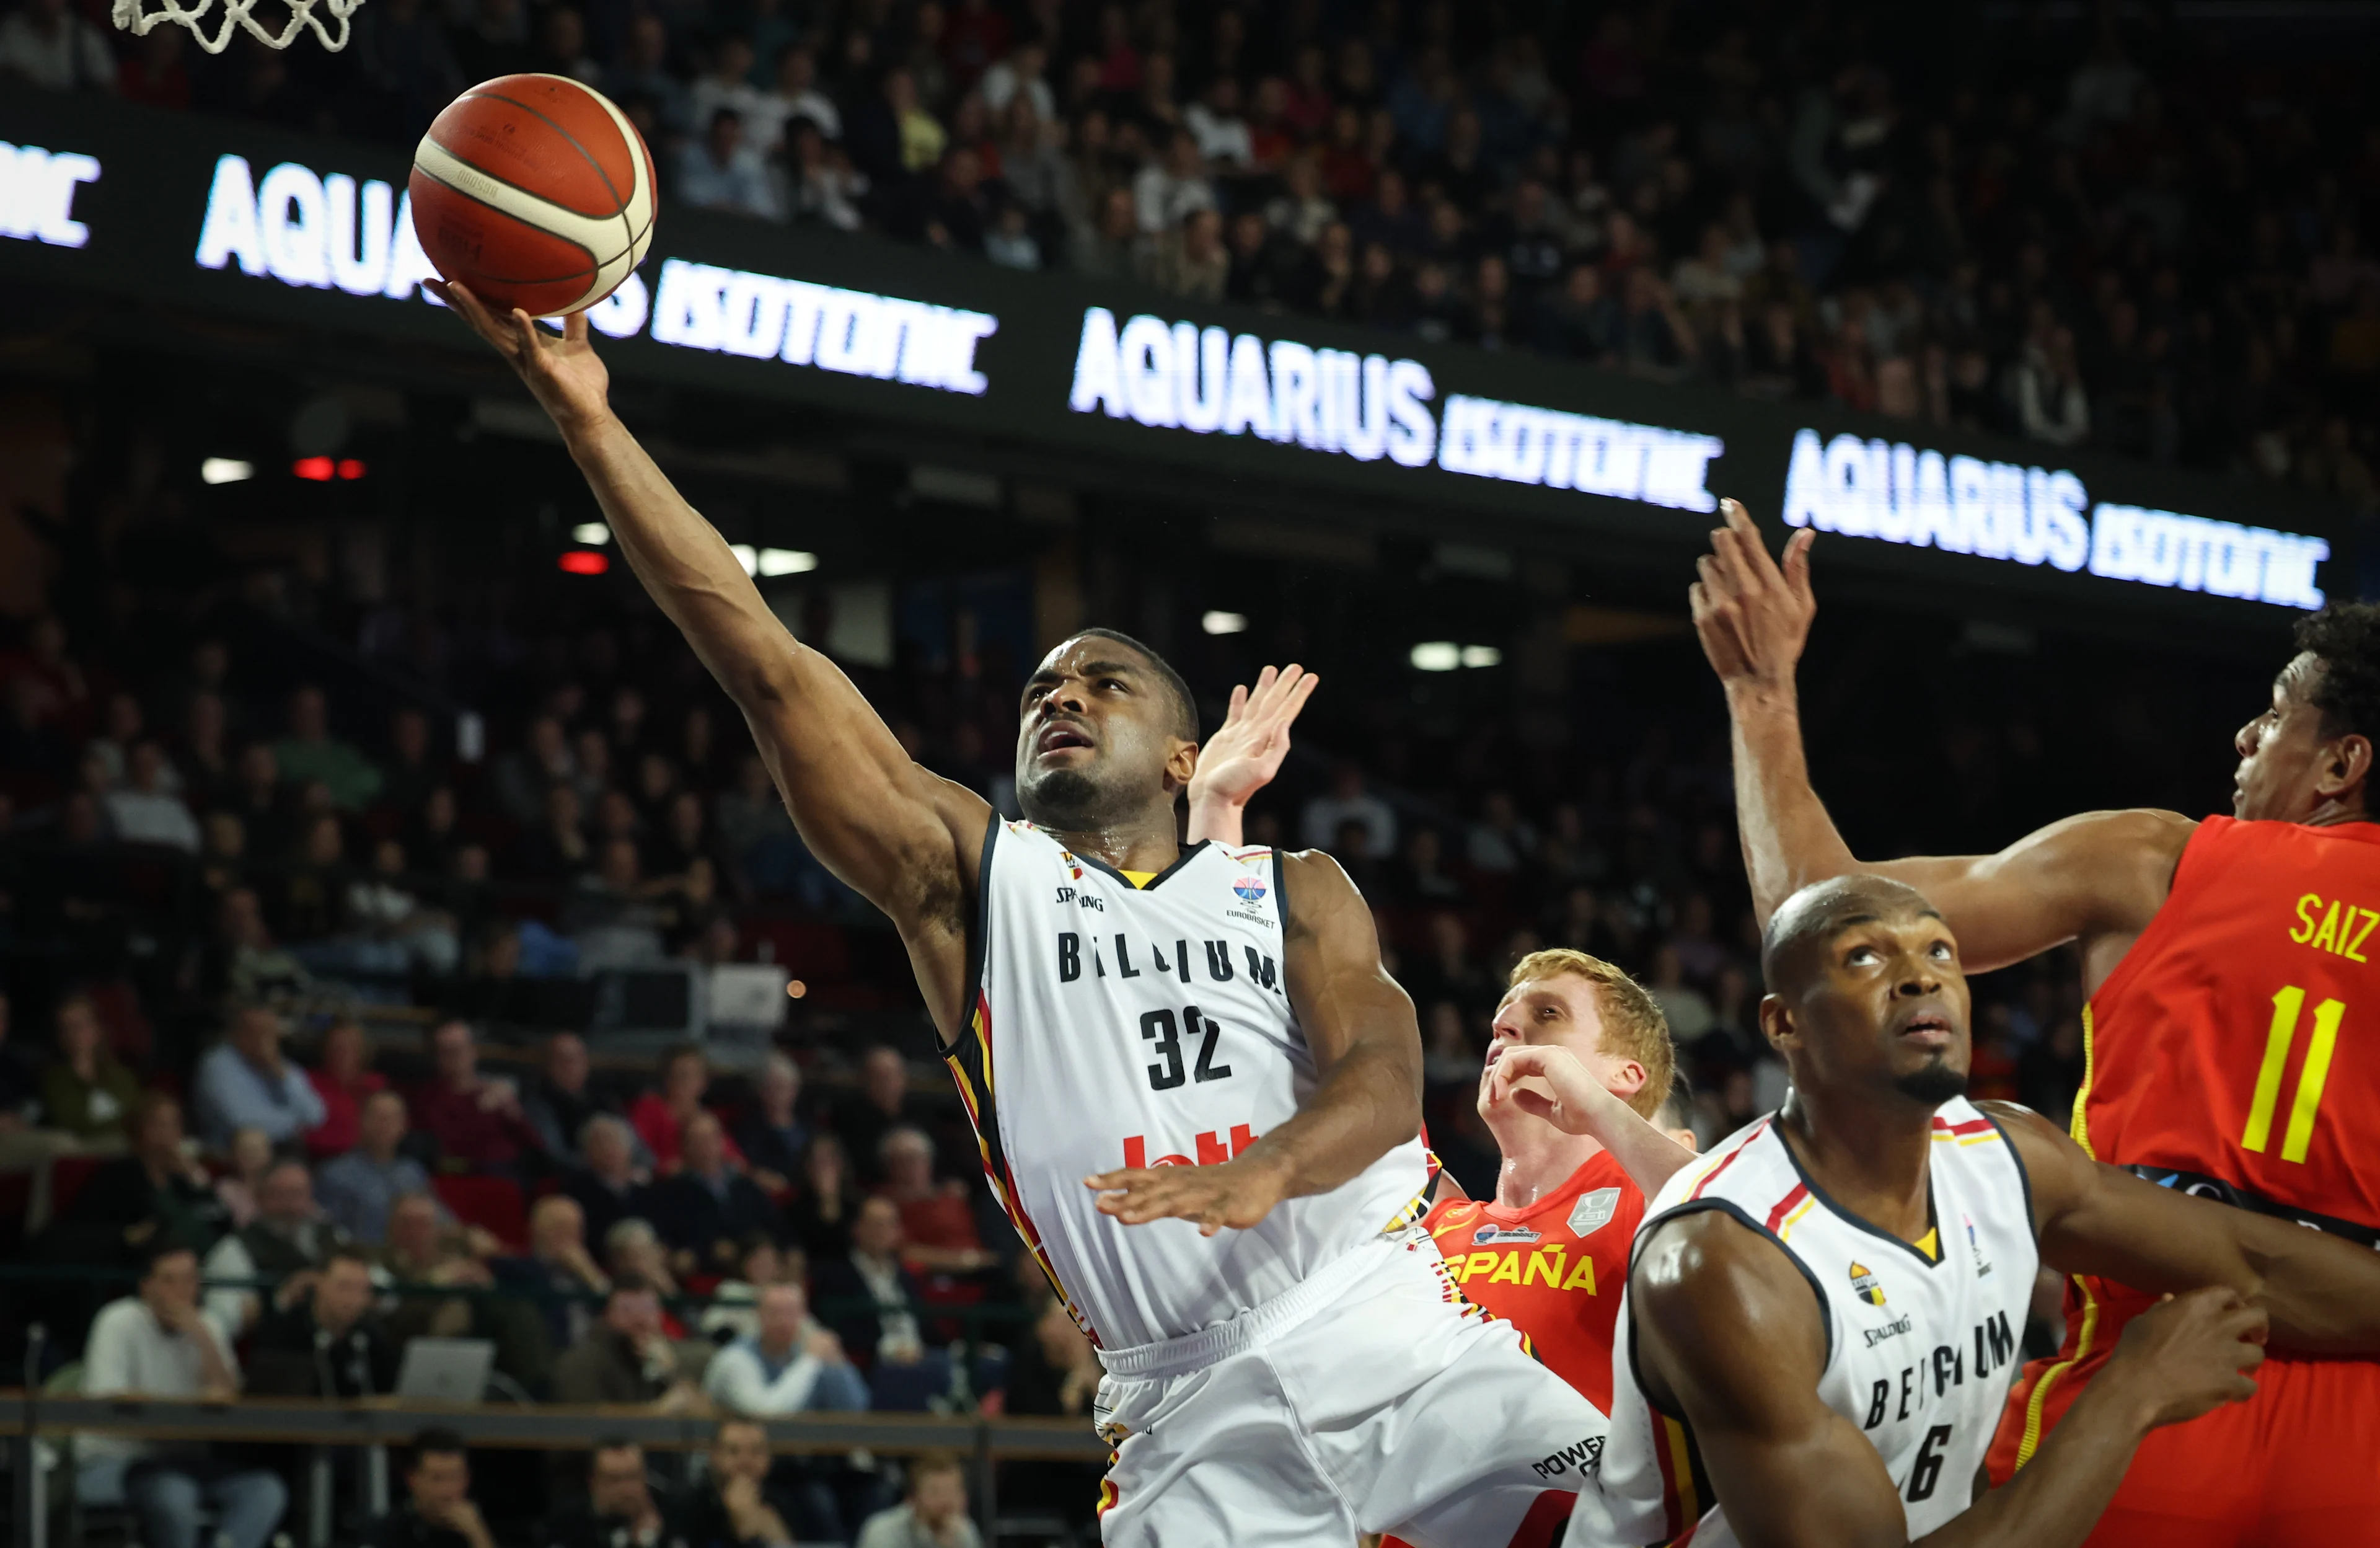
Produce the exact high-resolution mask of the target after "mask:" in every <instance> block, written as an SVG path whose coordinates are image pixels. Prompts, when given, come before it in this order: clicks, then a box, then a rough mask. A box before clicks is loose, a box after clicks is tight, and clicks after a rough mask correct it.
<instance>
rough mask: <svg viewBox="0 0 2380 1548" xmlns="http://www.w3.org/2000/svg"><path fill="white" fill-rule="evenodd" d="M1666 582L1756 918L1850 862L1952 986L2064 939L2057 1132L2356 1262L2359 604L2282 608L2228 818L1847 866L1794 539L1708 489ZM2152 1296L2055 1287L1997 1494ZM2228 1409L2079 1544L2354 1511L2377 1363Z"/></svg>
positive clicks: (2377, 886)
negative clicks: (2064, 1093) (2076, 1039)
mask: <svg viewBox="0 0 2380 1548" xmlns="http://www.w3.org/2000/svg"><path fill="white" fill-rule="evenodd" d="M1725 509H1726V512H1727V525H1726V527H1724V528H1723V529H1721V530H1718V532H1715V533H1714V534H1712V543H1713V551H1712V553H1711V555H1709V556H1708V557H1707V558H1706V559H1705V560H1703V561H1702V580H1701V582H1700V583H1699V584H1698V585H1696V586H1695V588H1694V597H1693V603H1694V621H1695V625H1696V628H1698V630H1699V631H1700V633H1701V636H1702V640H1703V648H1704V650H1705V652H1706V653H1707V654H1708V655H1709V657H1710V660H1711V664H1712V665H1713V666H1714V667H1715V668H1717V670H1718V675H1719V676H1720V678H1721V680H1722V681H1723V682H1724V683H1725V685H1726V688H1727V698H1728V708H1729V713H1730V716H1731V717H1732V719H1733V722H1734V731H1735V735H1734V752H1735V782H1736V805H1737V811H1738V814H1739V823H1740V825H1741V829H1742V832H1743V847H1744V859H1745V863H1746V867H1747V869H1748V870H1749V872H1750V873H1751V879H1752V888H1753V896H1754V902H1755V906H1756V907H1757V908H1760V909H1761V911H1762V913H1763V915H1764V917H1765V915H1766V913H1767V910H1768V909H1770V908H1775V907H1776V906H1777V904H1778V903H1779V902H1780V901H1781V900H1782V899H1783V898H1784V897H1785V896H1786V895H1788V894H1789V893H1791V892H1792V891H1793V890H1794V889H1795V888H1797V887H1799V886H1802V885H1803V884H1807V883H1809V882H1813V881H1815V880H1817V879H1819V878H1821V877H1825V876H1834V875H1841V874H1844V873H1846V872H1853V871H1868V872H1877V873H1880V874H1884V875H1889V876H1894V877H1898V878H1900V880H1902V881H1905V882H1908V883H1910V884H1912V885H1914V886H1916V887H1919V888H1920V889H1922V890H1923V891H1924V892H1925V895H1926V896H1928V897H1931V898H1933V899H1934V900H1935V902H1936V903H1937V906H1939V907H1940V908H1941V909H1942V912H1943V914H1944V916H1945V917H1946V918H1947V919H1948V920H1949V921H1950V924H1951V926H1952V927H1953V928H1954V929H1956V930H1957V931H1958V932H1959V935H1960V939H1961V941H1962V942H1964V943H1965V944H1966V947H1967V950H1968V953H1969V957H1970V965H1971V966H1973V967H1974V968H1975V969H1978V970H1982V969H1991V968H1997V967H1999V966H2002V965H2003V964H2006V963H2010V962H2015V961H2018V960H2021V959H2022V958H2024V957H2030V956H2033V955H2034V953H2036V952H2040V951H2043V950H2046V949H2047V948H2049V947H2051V946H2054V945H2059V944H2060V943H2062V942H2066V941H2074V942H2076V943H2078V944H2079V945H2080V946H2081V947H2082V954H2083V987H2084V989H2085V991H2086V992H2087V993H2089V994H2090V996H2091V998H2090V1003H2089V1006H2087V1008H2086V1009H2085V1011H2084V1013H2083V1036H2084V1048H2085V1059H2086V1063H2085V1069H2086V1072H2087V1073H2086V1077H2085V1080H2084V1085H2083V1091H2082V1093H2081V1094H2080V1096H2079V1097H2078V1098H2077V1100H2076V1103H2075V1107H2074V1116H2073V1135H2074V1139H2075V1140H2076V1142H2077V1143H2078V1144H2080V1145H2081V1146H2082V1147H2083V1150H2084V1151H2085V1152H2088V1153H2090V1154H2092V1155H2094V1156H2095V1157H2097V1158H2098V1159H2099V1160H2101V1161H2106V1162H2109V1163H2112V1164H2116V1165H2119V1166H2128V1167H2131V1169H2132V1170H2133V1171H2135V1172H2137V1173H2138V1174H2140V1175H2141V1176H2143V1177H2146V1178H2148V1179H2149V1180H2151V1181H2153V1182H2156V1183H2158V1184H2160V1185H2163V1186H2165V1187H2168V1188H2177V1189H2180V1190H2183V1191H2187V1192H2191V1193H2195V1194H2197V1195H2199V1196H2200V1197H2202V1198H2208V1199H2216V1200H2219V1201H2222V1202H2224V1203H2226V1204H2228V1205H2231V1206H2233V1207H2235V1208H2239V1209H2244V1210H2249V1211H2253V1212H2255V1213H2263V1214H2267V1215H2271V1216H2274V1217H2276V1218H2279V1219H2284V1220H2290V1221H2294V1222H2296V1223H2297V1224H2299V1225H2304V1226H2309V1227H2312V1228H2313V1229H2315V1230H2319V1231H2324V1232H2326V1233H2328V1234H2330V1235H2332V1236H2335V1237H2338V1238H2339V1239H2341V1240H2343V1241H2348V1242H2351V1243H2354V1244H2355V1245H2356V1246H2358V1247H2361V1248H2364V1249H2373V1248H2380V1128H2375V1127H2374V1122H2373V1120H2374V1117H2375V1115H2380V1037H2374V1035H2372V1032H2373V1019H2372V1018H2373V1017H2374V1015H2375V1014H2380V978H2375V976H2374V975H2375V974H2380V968H2375V967H2374V966H2373V962H2374V958H2375V955H2380V939H2375V938H2373V923H2374V920H2380V823H2374V821H2373V813H2372V810H2371V802H2370V794H2369V790H2370V777H2371V774H2372V767H2373V741H2374V737H2380V607H2374V606H2373V605H2371V604H2369V603H2350V604H2344V605H2334V606H2331V607H2329V608H2327V609H2325V611H2323V612H2321V613H2319V614H2314V615H2312V616H2308V617H2305V618H2303V619H2301V621H2300V623H2299V625H2298V630H2297V645H2298V650H2297V653H2296V654H2295V655H2294V656H2293V657H2292V658H2291V659H2290V660H2289V663H2288V664H2287V665H2285V666H2284V667H2283V668H2282V670H2281V672H2280V674H2279V675H2278V676H2277V677H2275V678H2274V680H2273V689H2272V697H2271V701H2270V702H2269V703H2268V704H2266V705H2265V706H2264V707H2263V708H2262V709H2261V711H2260V712H2259V713H2257V714H2256V715H2255V716H2254V718H2253V719H2251V720H2250V721H2249V722H2248V723H2247V724H2246V725H2243V726H2241V727H2240V731H2239V734H2238V736H2237V737H2236V738H2235V743H2236V748H2237V750H2238V752H2239V756H2240V763H2239V768H2238V771H2237V773H2236V774H2235V775H2234V777H2233V790H2232V802H2231V806H2232V815H2231V816H2229V817H2219V816H2218V817H2208V818H2204V819H2203V820H2201V821H2197V822H2192V821H2191V820H2190V819H2189V818H2186V817H2183V816H2181V815H2180V814H2179V813H2176V812H2171V811H2097V812H2089V813H2085V814H2083V815H2082V816H2078V817H2070V818H2068V819H2067V820H2065V821H2064V822H2061V823H2053V824H2051V825H2050V826H2048V827H2046V828H2044V829H2042V830H2041V831H2040V832H2038V833H2035V834H2032V835H2027V836H2025V837H2023V838H2021V839H2019V840H2017V842H2015V843H2014V844H2012V845H2010V847H2008V848H2006V849H2003V850H2001V851H2000V852H1999V853H1998V854H1993V855H1973V856H1963V857H1954V858H1943V859H1902V860H1894V861H1889V862H1875V861H1869V860H1863V859H1856V858H1854V857H1853V856H1852V852H1851V850H1850V848H1849V847H1846V846H1845V845H1844V843H1843V841H1842V837H1841V835H1840V834H1839V833H1837V832H1836V830H1835V826H1834V823H1833V822H1832V820H1831V819H1830V818H1829V817H1828V814H1827V810H1826V808H1825V806H1824V805H1822V804H1821V803H1820V801H1819V799H1818V797H1817V794H1816V792H1815V791H1814V790H1813V789H1812V788H1811V786H1810V778H1809V771H1808V768H1807V765H1806V763H1805V762H1804V761H1803V752H1802V737H1801V725H1800V715H1799V710H1798V707H1797V705H1796V701H1795V695H1794V688H1793V671H1794V665H1795V664H1796V663H1797V662H1798V661H1799V660H1800V658H1801V654H1802V647H1803V641H1804V640H1805V639H1806V638H1807V636H1808V633H1809V628H1810V623H1811V619H1812V617H1813V616H1814V614H1815V608H1816V604H1815V599H1814V598H1813V595H1812V592H1811V588H1810V567H1809V551H1810V543H1811V541H1812V540H1811V534H1809V533H1808V532H1806V531H1805V532H1801V533H1797V534H1796V535H1795V536H1794V538H1793V540H1792V541H1791V542H1789V543H1788V544H1787V545H1786V550H1785V560H1784V564H1783V566H1782V567H1779V565H1778V564H1777V563H1776V561H1774V560H1773V559H1771V558H1770V557H1769V555H1768V553H1767V549H1766V548H1765V547H1764V546H1763V544H1762V542H1761V541H1760V535H1759V533H1758V531H1757V530H1755V528H1754V526H1753V524H1752V519H1751V518H1750V517H1749V516H1748V515H1746V514H1745V512H1744V509H1743V506H1740V505H1738V504H1736V503H1735V502H1733V501H1728V502H1726V503H1725ZM2149 1304H2150V1298H2148V1297H2147V1296H2145V1295H2143V1293H2142V1290H2141V1287H2139V1286H2129V1285H2127V1284H2126V1283H2125V1282H2123V1281H2122V1280H2121V1279H2120V1278H2114V1279H2110V1278H2104V1277H2099V1276H2094V1275H2087V1274H2086V1275H2083V1276H2080V1277H2077V1278H2076V1279H2074V1280H2073V1281H2071V1282H2070V1285H2069V1286H2068V1287H2067V1298H2066V1310H2067V1329H2066V1340H2065V1347H2063V1348H2062V1349H2061V1350H2059V1352H2058V1355H2057V1357H2056V1358H2055V1359H2049V1360H2045V1361H2041V1362H2038V1363H2036V1364H2035V1365H2034V1367H2032V1368H2031V1369H2030V1370H2028V1371H2026V1373H2025V1376H2024V1379H2023V1381H2022V1383H2021V1384H2020V1385H2019V1386H2018V1388H2017V1390H2016V1393H2015V1395H2014V1396H2013V1398H2012V1400H2011V1402H2010V1408H2009V1411H2008V1413H2007V1415H2006V1416H2005V1418H2004V1420H2003V1422H2002V1426H2001V1429H2000V1433H1999V1437H1998V1444H1996V1445H1995V1446H1994V1448H1993V1452H1992V1458H1991V1465H1992V1472H1993V1476H1994V1477H1995V1478H1998V1479H2005V1478H2007V1477H2008V1476H2009V1475H2010V1473H2011V1472H2013V1471H2015V1470H2016V1469H2019V1468H2021V1467H2023V1466H2025V1465H2027V1464H2028V1463H2029V1462H2030V1460H2031V1459H2032V1457H2034V1454H2035V1452H2036V1451H2037V1450H2038V1449H2039V1447H2040V1444H2041V1441H2042V1438H2043V1437H2044V1436H2045V1435H2046V1434H2048V1433H2049V1432H2051V1431H2052V1430H2053V1429H2054V1428H2055V1427H2056V1426H2057V1424H2058V1422H2059V1416H2060V1415H2062V1414H2063V1413H2064V1412H2065V1410H2066V1407H2067V1405H2068V1404H2070V1403H2071V1402H2073V1401H2075V1399H2076V1397H2077V1396H2078V1395H2079V1394H2080V1393H2081V1392H2082V1391H2083V1389H2084V1388H2085V1387H2086V1386H2087V1385H2088V1384H2089V1383H2091V1381H2092V1380H2094V1379H2095V1375H2096V1373H2097V1371H2098V1370H2099V1367H2100V1365H2101V1364H2102V1363H2103V1362H2104V1361H2105V1360H2106V1359H2107V1356H2108V1353H2109V1351H2110V1350H2111V1349H2113V1348H2114V1347H2115V1344H2116V1340H2117V1338H2118V1335H2119V1334H2120V1332H2121V1330H2122V1328H2123V1325H2124V1323H2125V1322H2126V1321H2127V1320H2128V1319H2129V1318H2131V1316H2133V1315H2135V1314H2136V1313H2138V1312H2139V1311H2140V1310H2142V1309H2143V1308H2144V1307H2146V1306H2148V1305H2149ZM2262 1383H2263V1392H2262V1395H2261V1396H2259V1397H2258V1398H2257V1400H2256V1401H2254V1402H2253V1403H2251V1404H2247V1405H2245V1406H2242V1407H2240V1408H2227V1409H2224V1410H2222V1411H2220V1412H2219V1413H2216V1414H2214V1415H2210V1416H2209V1417H2208V1418H2206V1419H2205V1420H2201V1421H2199V1422H2197V1423H2195V1424H2192V1425H2188V1426H2184V1427H2180V1428H2178V1429H2175V1430H2171V1431H2166V1432H2160V1433H2158V1434H2157V1435H2155V1436H2154V1437H2152V1438H2151V1439H2150V1441H2149V1442H2148V1443H2147V1444H2145V1445H2143V1447H2142V1449H2141V1456H2140V1460H2139V1461H2138V1463H2137V1464H2136V1465H2135V1466H2134V1467H2133V1469H2132V1471H2131V1477H2130V1479H2129V1480H2128V1481H2127V1483H2126V1486H2125V1489H2124V1491H2123V1493H2121V1494H2119V1496H2118V1498H2117V1501H2116V1503H2115V1505H2113V1506H2112V1507H2111V1508H2110V1509H2109V1510H2108V1512H2107V1517H2106V1519H2105V1520H2104V1521H2103V1523H2102V1527H2101V1530H2100V1532H2099V1533H2098V1534H2097V1535H2096V1536H2095V1537H2094V1538H2093V1539H2092V1542H2093V1543H2094V1545H2095V1548H2229V1545H2231V1544H2252V1543H2263V1542H2272V1541H2275V1540H2276V1539H2291V1540H2294V1539H2296V1538H2297V1537H2299V1536H2303V1535H2311V1536H2312V1537H2314V1538H2318V1539H2326V1540H2361V1539H2362V1537H2363V1536H2364V1535H2365V1534H2368V1533H2370V1532H2371V1531H2373V1530H2374V1529H2373V1527H2372V1525H2371V1523H2372V1522H2374V1520H2380V1466H2375V1465H2374V1462H2373V1458H2374V1456H2375V1455H2380V1365H2374V1364H2370V1363H2366V1362H2361V1361H2346V1360H2321V1361H2298V1360H2293V1359H2286V1358H2283V1359H2277V1360H2275V1361H2274V1362H2273V1363H2272V1364H2271V1365H2269V1366H2267V1367H2266V1369H2265V1372H2264V1375H2263V1377H2262Z"/></svg>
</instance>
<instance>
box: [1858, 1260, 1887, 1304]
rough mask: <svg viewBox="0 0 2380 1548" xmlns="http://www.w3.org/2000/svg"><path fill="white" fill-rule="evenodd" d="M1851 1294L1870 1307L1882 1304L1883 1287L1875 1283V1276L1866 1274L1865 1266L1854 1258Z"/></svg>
mask: <svg viewBox="0 0 2380 1548" xmlns="http://www.w3.org/2000/svg"><path fill="white" fill-rule="evenodd" d="M1852 1294H1853V1295H1856V1296H1857V1297H1859V1298H1860V1299H1862V1300H1864V1301H1865V1302H1867V1303H1868V1304H1869V1305H1870V1306H1882V1305H1883V1304H1884V1286H1881V1285H1879V1284H1877V1283H1876V1275H1875V1274H1870V1273H1869V1272H1868V1270H1867V1265H1866V1264H1864V1263H1862V1262H1860V1261H1859V1260H1858V1259H1856V1258H1854V1259H1852Z"/></svg>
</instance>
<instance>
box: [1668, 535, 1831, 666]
mask: <svg viewBox="0 0 2380 1548" xmlns="http://www.w3.org/2000/svg"><path fill="white" fill-rule="evenodd" d="M1719 510H1720V512H1721V514H1722V515H1724V516H1725V518H1726V519H1727V525H1726V526H1724V527H1721V528H1718V530H1715V531H1713V532H1712V533H1711V551H1710V552H1709V553H1708V554H1707V555H1704V556H1703V557H1702V558H1700V559H1698V560H1696V561H1695V563H1694V567H1695V571H1696V573H1697V574H1699V575H1700V576H1701V578H1702V579H1699V580H1697V581H1695V582H1694V587H1693V589H1692V590H1691V591H1688V592H1687V593H1686V595H1687V600H1688V602H1689V603H1690V604H1691V605H1692V608H1693V612H1694V632H1695V633H1696V634H1697V635H1699V636H1701V638H1702V642H1703V653H1704V654H1705V655H1706V656H1708V657H1709V658H1710V664H1711V666H1712V668H1713V669H1714V670H1716V671H1717V672H1718V675H1719V677H1720V679H1721V680H1722V681H1725V682H1730V683H1732V682H1748V683H1753V684H1756V685H1761V686H1770V687H1787V686H1790V685H1791V683H1792V680H1793V667H1794V664H1795V663H1797V662H1799V661H1800V660H1801V659H1802V646H1803V642H1804V641H1805V640H1808V639H1809V637H1810V619H1811V618H1812V617H1813V616H1815V614H1816V612H1817V610H1818V603H1817V598H1816V597H1815V596H1814V595H1813V594H1812V592H1811V591H1810V544H1811V543H1812V542H1815V539H1816V534H1815V533H1814V532H1812V531H1811V530H1808V529H1807V528H1804V529H1803V530H1801V531H1798V532H1796V533H1794V534H1793V536H1792V538H1791V540H1790V541H1789V542H1787V543H1786V544H1785V562H1784V563H1783V564H1782V565H1779V563H1778V562H1777V561H1776V560H1775V559H1773V558H1771V557H1770V556H1769V554H1768V549H1767V545H1766V544H1765V543H1763V542H1761V540H1760V529H1759V528H1757V527H1755V526H1754V525H1753V521H1752V515H1751V513H1750V512H1748V511H1746V510H1745V509H1744V508H1743V505H1742V504H1741V503H1740V502H1738V501H1734V500H1722V501H1720V502H1719Z"/></svg>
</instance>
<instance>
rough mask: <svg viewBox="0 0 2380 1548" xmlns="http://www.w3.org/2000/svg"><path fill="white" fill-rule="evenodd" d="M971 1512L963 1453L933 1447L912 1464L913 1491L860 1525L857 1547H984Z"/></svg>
mask: <svg viewBox="0 0 2380 1548" xmlns="http://www.w3.org/2000/svg"><path fill="white" fill-rule="evenodd" d="M982 1542H983V1538H982V1536H981V1534H979V1533H978V1532H977V1530H976V1525H975V1523H974V1522H973V1521H972V1520H969V1519H968V1518H967V1495H966V1473H965V1470H964V1469H961V1468H960V1467H959V1463H958V1458H957V1457H952V1456H950V1455H948V1454H947V1453H929V1454H928V1455H927V1456H924V1457H918V1458H917V1460H916V1461H915V1462H912V1463H910V1464H909V1497H908V1498H907V1499H906V1500H905V1501H903V1502H902V1503H901V1504H899V1505H895V1506H893V1507H892V1509H891V1510H883V1511H879V1512H877V1513H876V1514H875V1515H873V1516H871V1517H869V1518H868V1525H866V1526H864V1527H862V1528H860V1529H859V1545H858V1548H981V1545H982Z"/></svg>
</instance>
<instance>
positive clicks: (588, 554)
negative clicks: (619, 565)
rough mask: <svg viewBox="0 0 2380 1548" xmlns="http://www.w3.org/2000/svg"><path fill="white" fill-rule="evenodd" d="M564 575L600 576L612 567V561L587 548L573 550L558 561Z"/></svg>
mask: <svg viewBox="0 0 2380 1548" xmlns="http://www.w3.org/2000/svg"><path fill="white" fill-rule="evenodd" d="M559 562H560V564H561V566H562V572H563V573H564V574H565V575H601V574H603V573H604V572H605V571H606V570H609V569H610V568H611V567H612V561H611V560H610V559H608V558H606V557H605V556H604V555H601V554H598V553H596V552H595V551H594V550H592V549H589V548H574V549H572V550H571V551H570V552H569V553H567V554H565V555H563V556H562V558H561V560H560V561H559Z"/></svg>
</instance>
